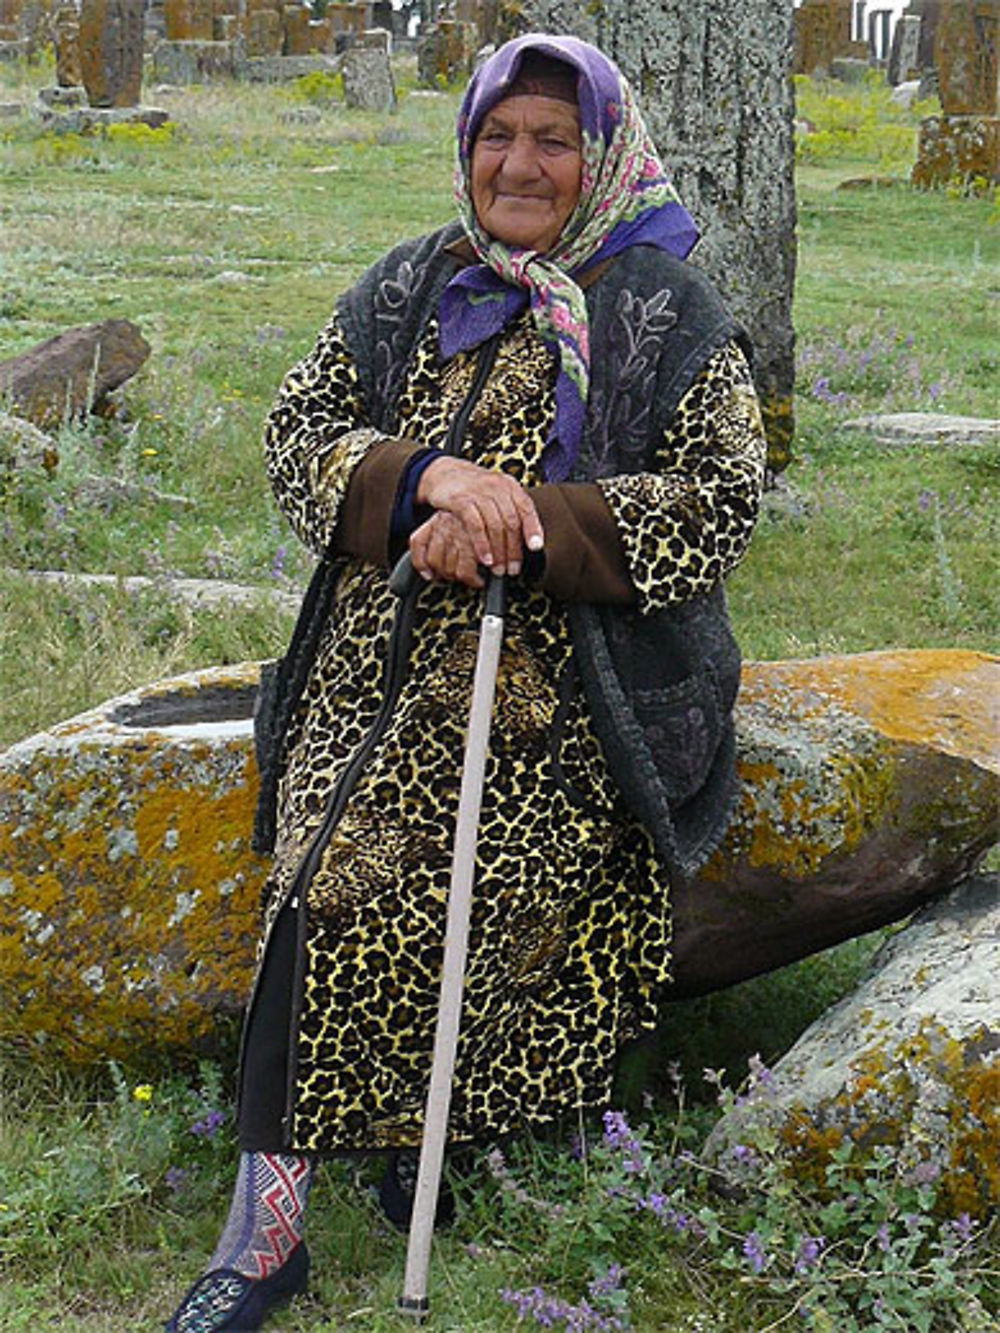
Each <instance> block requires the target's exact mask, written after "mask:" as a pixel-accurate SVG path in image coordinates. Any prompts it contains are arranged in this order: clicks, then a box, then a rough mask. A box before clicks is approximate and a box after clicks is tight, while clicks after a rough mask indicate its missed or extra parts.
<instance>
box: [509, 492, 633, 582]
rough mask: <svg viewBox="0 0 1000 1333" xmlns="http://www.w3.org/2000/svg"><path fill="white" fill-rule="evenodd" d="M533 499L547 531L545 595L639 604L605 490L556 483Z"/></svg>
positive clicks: (532, 494) (543, 579) (544, 577)
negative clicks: (603, 493)
mask: <svg viewBox="0 0 1000 1333" xmlns="http://www.w3.org/2000/svg"><path fill="white" fill-rule="evenodd" d="M530 494H531V498H532V500H534V502H535V507H536V508H537V510H538V517H539V518H540V519H541V520H542V527H543V528H544V530H545V573H544V574H543V575H542V579H541V586H542V587H543V588H544V589H545V591H546V592H547V593H550V594H551V596H553V597H556V598H558V600H559V601H561V602H616V603H618V604H620V605H622V604H624V605H628V604H630V603H633V602H635V601H636V600H637V596H636V591H635V588H634V587H633V586H632V580H631V579H630V578H629V572H628V565H627V564H626V562H625V552H624V550H623V549H622V544H621V538H620V537H619V535H618V529H617V527H616V526H615V520H614V518H613V517H612V515H611V510H610V509H609V508H608V503H607V501H606V500H605V498H604V496H603V495H602V494H601V488H600V487H599V486H597V485H595V484H594V483H593V482H590V481H579V482H555V483H551V482H550V483H546V484H545V485H544V486H535V487H533V488H532V489H531V492H530Z"/></svg>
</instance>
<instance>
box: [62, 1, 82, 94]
mask: <svg viewBox="0 0 1000 1333" xmlns="http://www.w3.org/2000/svg"><path fill="white" fill-rule="evenodd" d="M56 83H57V84H58V86H59V87H60V88H79V87H80V85H81V84H82V83H83V74H82V72H81V69H80V19H79V15H78V14H77V12H76V8H75V6H74V5H63V7H62V9H60V11H59V13H58V14H57V15H56Z"/></svg>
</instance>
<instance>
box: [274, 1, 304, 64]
mask: <svg viewBox="0 0 1000 1333" xmlns="http://www.w3.org/2000/svg"><path fill="white" fill-rule="evenodd" d="M309 16H310V9H309V6H308V5H282V8H281V22H282V26H283V27H284V30H285V45H284V53H285V55H286V56H304V55H308V54H309V50H310V47H309Z"/></svg>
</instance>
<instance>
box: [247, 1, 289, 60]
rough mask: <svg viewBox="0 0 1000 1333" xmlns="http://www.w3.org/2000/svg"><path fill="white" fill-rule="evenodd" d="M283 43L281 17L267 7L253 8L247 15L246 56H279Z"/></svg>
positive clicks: (274, 10)
mask: <svg viewBox="0 0 1000 1333" xmlns="http://www.w3.org/2000/svg"><path fill="white" fill-rule="evenodd" d="M283 42H284V32H283V30H282V27H281V15H280V14H279V13H278V11H277V10H276V9H273V8H271V7H270V6H267V7H266V8H265V7H264V6H261V7H259V8H257V7H255V8H253V9H251V10H249V12H248V13H247V55H248V56H251V57H271V56H280V55H281V48H282V44H283Z"/></svg>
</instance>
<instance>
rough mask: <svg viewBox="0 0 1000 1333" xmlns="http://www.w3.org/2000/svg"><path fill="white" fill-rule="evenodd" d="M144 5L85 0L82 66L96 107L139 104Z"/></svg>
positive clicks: (121, 0) (129, 0) (137, 1)
mask: <svg viewBox="0 0 1000 1333" xmlns="http://www.w3.org/2000/svg"><path fill="white" fill-rule="evenodd" d="M143 8H144V6H143V0H83V3H82V5H81V7H80V70H81V74H82V76H83V86H84V87H85V88H86V90H87V100H88V101H89V102H90V105H91V106H92V107H134V106H138V104H139V96H140V93H141V91H142V56H143Z"/></svg>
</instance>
